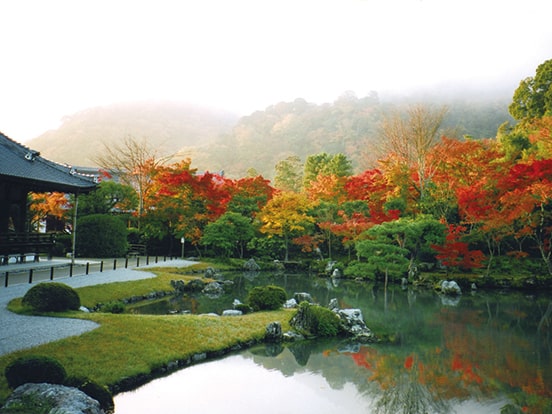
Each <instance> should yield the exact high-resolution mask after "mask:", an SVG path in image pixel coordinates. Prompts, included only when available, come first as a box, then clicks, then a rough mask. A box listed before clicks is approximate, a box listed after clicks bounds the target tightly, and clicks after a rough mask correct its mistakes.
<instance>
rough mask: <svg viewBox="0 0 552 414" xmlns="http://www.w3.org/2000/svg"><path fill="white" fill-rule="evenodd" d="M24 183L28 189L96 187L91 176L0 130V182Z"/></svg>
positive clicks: (79, 191)
mask: <svg viewBox="0 0 552 414" xmlns="http://www.w3.org/2000/svg"><path fill="white" fill-rule="evenodd" d="M1 181H6V182H12V183H24V184H25V185H27V186H28V187H29V188H30V189H31V191H38V192H40V191H60V192H67V193H76V192H78V193H82V192H88V191H90V190H93V189H94V188H95V187H96V183H95V181H94V177H91V176H85V175H82V174H79V173H76V172H75V170H74V169H73V168H71V167H69V166H65V165H61V164H58V163H55V162H53V161H49V160H47V159H45V158H43V157H41V156H40V155H39V153H38V152H37V151H33V150H31V149H29V148H27V147H25V146H24V145H21V144H19V143H17V142H15V141H13V140H12V139H10V138H8V137H7V136H5V135H4V134H2V133H0V182H1Z"/></svg>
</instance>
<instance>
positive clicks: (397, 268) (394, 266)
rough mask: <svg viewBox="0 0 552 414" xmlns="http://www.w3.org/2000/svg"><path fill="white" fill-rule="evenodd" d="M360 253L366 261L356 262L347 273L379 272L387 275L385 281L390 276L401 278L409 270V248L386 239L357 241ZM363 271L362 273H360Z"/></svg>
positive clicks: (364, 274) (363, 274)
mask: <svg viewBox="0 0 552 414" xmlns="http://www.w3.org/2000/svg"><path fill="white" fill-rule="evenodd" d="M356 250H357V253H358V255H359V256H360V257H361V258H363V259H365V261H364V262H361V263H355V264H353V265H352V266H349V267H348V268H347V269H346V270H345V274H349V275H355V276H366V274H369V275H370V274H371V275H374V277H375V276H376V275H377V274H378V273H379V274H383V275H384V276H385V282H386V284H387V280H388V279H389V276H391V277H393V278H399V277H401V276H403V275H404V274H406V272H407V271H408V265H409V260H408V259H407V257H406V256H407V255H408V250H406V249H404V248H402V247H399V246H397V245H394V244H390V243H388V242H386V241H380V240H377V239H371V240H361V241H359V242H357V243H356ZM359 273H361V274H359Z"/></svg>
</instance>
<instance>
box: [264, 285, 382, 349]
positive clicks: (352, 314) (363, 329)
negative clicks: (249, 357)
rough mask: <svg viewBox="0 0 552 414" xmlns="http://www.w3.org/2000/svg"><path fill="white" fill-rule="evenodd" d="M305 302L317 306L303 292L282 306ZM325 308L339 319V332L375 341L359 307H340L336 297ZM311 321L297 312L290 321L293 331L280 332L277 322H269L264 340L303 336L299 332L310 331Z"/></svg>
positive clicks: (287, 340)
mask: <svg viewBox="0 0 552 414" xmlns="http://www.w3.org/2000/svg"><path fill="white" fill-rule="evenodd" d="M302 302H307V303H309V304H311V305H312V306H319V305H317V304H315V303H314V300H313V299H312V296H311V295H310V294H308V293H305V292H299V293H295V294H294V295H293V298H291V299H289V300H288V301H286V303H285V304H284V308H296V307H297V306H298V303H302ZM327 308H328V309H329V310H331V311H332V312H334V313H335V314H336V315H337V317H338V318H339V321H340V329H341V332H342V333H343V334H344V335H345V336H347V337H349V338H351V339H352V340H354V341H356V342H363V343H366V342H376V341H377V340H378V339H377V337H376V335H375V334H374V333H373V332H372V331H371V330H370V328H368V326H366V323H365V322H364V318H363V316H362V311H361V310H360V309H340V307H339V302H338V300H337V298H333V299H331V300H330V302H329V304H328V306H327ZM312 323H313V321H311V320H309V319H308V318H302V317H301V315H300V314H299V313H298V314H297V315H296V316H294V317H293V318H292V320H291V322H290V324H291V326H292V327H293V328H294V329H295V331H289V332H282V327H281V325H280V323H279V322H271V323H270V324H269V325H268V326H267V327H266V332H265V341H266V342H271V343H273V342H282V341H286V342H292V341H297V340H300V339H305V337H304V336H303V335H302V334H301V333H300V332H305V331H306V332H309V331H312V329H311V326H310V324H312Z"/></svg>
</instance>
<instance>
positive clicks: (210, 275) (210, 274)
mask: <svg viewBox="0 0 552 414" xmlns="http://www.w3.org/2000/svg"><path fill="white" fill-rule="evenodd" d="M217 276H218V273H217V271H216V270H215V269H214V268H212V267H208V268H207V269H205V272H204V273H203V277H205V278H207V279H215V278H216V277H217Z"/></svg>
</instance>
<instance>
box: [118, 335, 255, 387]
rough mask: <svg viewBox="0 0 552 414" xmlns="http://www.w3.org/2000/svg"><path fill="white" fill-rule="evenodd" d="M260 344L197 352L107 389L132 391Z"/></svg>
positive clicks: (249, 342)
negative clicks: (189, 368) (193, 366)
mask: <svg viewBox="0 0 552 414" xmlns="http://www.w3.org/2000/svg"><path fill="white" fill-rule="evenodd" d="M261 342H263V341H262V340H255V339H251V340H249V341H246V342H242V343H236V344H235V345H232V346H230V347H228V348H225V349H221V350H218V351H206V352H199V353H196V354H194V355H192V356H190V357H188V358H185V359H177V360H174V361H171V362H168V363H166V364H163V365H162V366H160V367H158V368H154V369H152V370H151V371H150V372H149V373H142V374H137V375H133V376H130V377H125V378H122V379H121V380H119V381H117V382H116V383H115V384H112V385H109V386H108V387H109V390H110V391H111V393H112V394H113V395H115V394H119V393H121V392H125V391H132V390H134V389H136V388H138V387H140V386H142V385H144V384H147V383H148V382H150V381H152V380H154V379H157V378H161V377H164V376H167V375H169V374H172V373H173V372H176V371H179V370H181V369H183V368H187V367H189V366H192V365H195V364H198V363H201V362H207V361H209V360H215V359H218V358H222V357H224V356H226V355H228V354H230V353H232V352H238V351H241V350H243V349H247V348H250V347H252V346H253V345H257V344H259V343H261Z"/></svg>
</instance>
